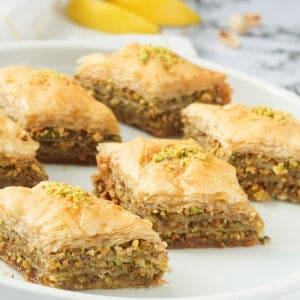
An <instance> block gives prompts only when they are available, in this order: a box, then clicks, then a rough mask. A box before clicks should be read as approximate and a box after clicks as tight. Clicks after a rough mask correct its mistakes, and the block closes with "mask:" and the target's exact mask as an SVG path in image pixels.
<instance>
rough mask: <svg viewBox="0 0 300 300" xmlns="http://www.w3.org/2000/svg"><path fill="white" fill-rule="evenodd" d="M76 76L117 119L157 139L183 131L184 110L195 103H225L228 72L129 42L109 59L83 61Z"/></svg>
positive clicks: (102, 56)
mask: <svg viewBox="0 0 300 300" xmlns="http://www.w3.org/2000/svg"><path fill="white" fill-rule="evenodd" d="M79 62H80V63H81V65H80V67H79V69H78V70H77V73H76V75H75V78H76V79H78V80H79V81H80V82H81V84H82V85H83V86H84V87H86V88H87V89H88V90H90V91H92V92H93V95H94V97H95V98H96V99H97V100H99V101H101V102H103V103H104V104H106V105H108V106H109V107H111V108H112V110H113V111H114V112H115V114H116V116H117V118H118V119H119V120H120V121H122V122H124V123H127V124H129V125H133V126H136V127H138V128H141V129H142V130H145V131H147V132H150V133H152V134H154V135H156V136H172V135H178V134H179V133H180V128H181V126H180V110H181V109H182V108H183V107H185V106H187V105H188V104H190V103H192V102H205V103H214V104H225V103H228V102H229V101H230V97H231V89H230V87H229V86H228V84H227V83H226V81H225V80H226V76H225V75H224V74H221V73H218V72H214V71H211V70H207V69H204V68H201V67H199V66H197V65H194V64H192V63H191V62H189V61H187V60H186V59H184V58H182V57H180V56H178V55H177V54H175V53H173V52H172V51H170V50H167V49H165V48H162V47H157V46H149V45H139V44H129V45H128V46H125V47H124V48H122V49H120V50H119V51H116V52H114V53H112V54H110V55H107V54H106V55H105V54H101V53H96V54H91V55H88V56H85V57H82V58H81V59H80V60H79Z"/></svg>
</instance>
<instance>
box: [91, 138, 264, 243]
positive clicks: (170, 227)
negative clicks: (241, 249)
mask: <svg viewBox="0 0 300 300" xmlns="http://www.w3.org/2000/svg"><path fill="white" fill-rule="evenodd" d="M97 163H98V169H99V172H98V174H96V175H95V176H94V178H93V181H94V187H95V193H96V194H97V195H100V196H102V197H104V198H106V199H110V200H112V201H114V202H116V203H118V204H120V205H121V206H122V207H124V208H126V209H128V210H130V211H131V212H133V213H135V214H137V215H139V216H141V217H143V218H146V219H149V220H150V221H151V222H152V223H153V228H154V229H155V230H156V231H157V232H159V234H160V236H161V238H162V239H163V240H164V241H166V242H167V243H168V246H169V247H170V248H187V247H225V246H251V245H255V244H258V243H261V242H263V241H264V240H265V239H264V235H263V226H264V225H263V220H262V219H261V217H260V216H259V214H258V213H257V211H256V210H255V208H254V207H253V206H252V205H251V204H250V203H249V201H248V199H247V196H246V194H245V193H244V192H243V190H242V189H241V188H240V186H239V184H238V181H237V178H236V173H235V168H234V167H232V166H231V165H230V164H228V163H227V162H225V161H223V160H220V159H218V158H216V157H214V156H213V155H211V154H209V153H206V152H204V151H203V149H202V148H201V147H200V146H199V144H198V143H197V142H195V141H193V140H188V141H182V140H159V139H157V140H154V139H153V140H151V139H150V140H147V139H144V138H137V139H135V140H133V141H131V142H128V143H122V144H118V143H110V144H109V143H104V144H99V145H98V155H97Z"/></svg>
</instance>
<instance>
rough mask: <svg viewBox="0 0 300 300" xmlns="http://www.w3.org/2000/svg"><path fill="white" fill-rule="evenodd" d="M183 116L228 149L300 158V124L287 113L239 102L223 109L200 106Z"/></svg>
mask: <svg viewBox="0 0 300 300" xmlns="http://www.w3.org/2000/svg"><path fill="white" fill-rule="evenodd" d="M182 115H183V118H185V119H186V121H188V122H189V123H192V124H193V125H194V126H195V127H196V128H197V129H199V130H200V131H202V132H204V133H206V134H207V135H209V136H210V137H212V138H213V139H215V140H217V141H218V142H220V144H221V145H222V147H223V148H224V149H225V150H229V151H232V152H234V153H236V152H242V153H246V152H250V153H261V154H265V155H267V156H269V157H275V158H289V157H292V158H294V159H297V160H298V159H300V123H299V121H297V120H296V119H295V118H293V116H292V115H290V114H288V113H285V112H281V111H275V110H273V109H271V108H269V107H263V106H259V107H254V108H251V107H247V106H244V105H241V104H237V103H232V104H227V105H225V106H223V107H221V106H214V105H209V104H200V103H199V104H198V103H197V104H191V105H189V106H188V107H187V108H185V109H184V110H183V111H182Z"/></svg>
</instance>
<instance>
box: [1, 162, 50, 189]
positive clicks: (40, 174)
mask: <svg viewBox="0 0 300 300" xmlns="http://www.w3.org/2000/svg"><path fill="white" fill-rule="evenodd" d="M47 178H48V176H47V174H46V172H45V170H44V168H43V167H42V166H41V165H40V163H39V162H38V161H37V160H36V159H33V160H25V161H23V160H16V159H4V160H2V161H1V162H0V188H3V187H6V186H10V185H14V186H27V187H33V186H35V185H36V184H38V183H39V182H40V181H43V180H46V179H47Z"/></svg>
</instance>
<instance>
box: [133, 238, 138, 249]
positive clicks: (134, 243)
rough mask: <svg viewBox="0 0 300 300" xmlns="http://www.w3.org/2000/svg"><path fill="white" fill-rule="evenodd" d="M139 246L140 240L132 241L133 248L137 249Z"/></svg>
mask: <svg viewBox="0 0 300 300" xmlns="http://www.w3.org/2000/svg"><path fill="white" fill-rule="evenodd" d="M138 246H139V240H133V241H132V247H133V248H137V247H138Z"/></svg>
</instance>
